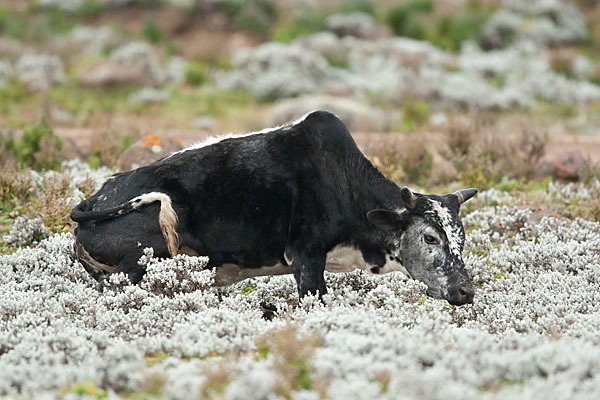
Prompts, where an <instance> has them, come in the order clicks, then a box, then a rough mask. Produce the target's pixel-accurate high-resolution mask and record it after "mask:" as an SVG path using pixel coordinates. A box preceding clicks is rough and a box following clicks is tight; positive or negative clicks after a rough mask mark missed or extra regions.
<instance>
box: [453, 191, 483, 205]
mask: <svg viewBox="0 0 600 400" xmlns="http://www.w3.org/2000/svg"><path fill="white" fill-rule="evenodd" d="M477 192H478V190H477V189H475V188H470V189H461V190H457V191H456V192H454V193H452V194H453V195H455V196H456V198H457V199H458V205H459V206H460V205H461V204H462V203H464V202H465V201H467V200H469V199H470V198H471V197H473V196H475V195H476V194H477Z"/></svg>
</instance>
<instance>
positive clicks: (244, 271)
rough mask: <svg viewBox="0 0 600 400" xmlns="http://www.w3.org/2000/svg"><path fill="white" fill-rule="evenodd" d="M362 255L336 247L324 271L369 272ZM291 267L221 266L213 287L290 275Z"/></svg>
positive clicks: (349, 249)
mask: <svg viewBox="0 0 600 400" xmlns="http://www.w3.org/2000/svg"><path fill="white" fill-rule="evenodd" d="M370 267H371V266H369V265H368V264H367V263H366V262H365V260H364V259H363V257H362V253H361V252H360V251H359V250H356V249H354V248H352V247H346V246H337V247H335V248H334V249H332V250H331V251H330V252H329V253H327V261H326V264H325V270H326V271H329V272H349V271H354V270H355V269H365V270H369V269H370ZM292 272H293V271H292V267H291V266H289V265H287V264H281V263H277V264H275V265H272V266H263V267H259V268H241V267H240V266H239V265H236V264H223V265H220V266H218V267H217V268H216V274H215V286H227V285H231V284H233V283H237V282H240V281H242V280H244V279H247V278H255V277H258V276H275V275H286V274H291V273H292Z"/></svg>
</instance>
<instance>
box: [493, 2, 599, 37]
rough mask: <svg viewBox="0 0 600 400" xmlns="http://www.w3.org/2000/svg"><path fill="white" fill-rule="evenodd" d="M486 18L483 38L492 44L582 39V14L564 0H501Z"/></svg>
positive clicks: (585, 35)
mask: <svg viewBox="0 0 600 400" xmlns="http://www.w3.org/2000/svg"><path fill="white" fill-rule="evenodd" d="M501 3H502V7H501V8H500V9H499V10H498V11H497V12H496V13H494V14H493V15H492V16H491V17H490V19H489V20H488V21H487V22H486V24H485V26H484V29H483V37H484V40H485V41H486V42H487V43H488V44H489V45H492V46H494V47H504V46H505V45H507V44H510V43H512V42H514V41H517V42H518V41H533V42H535V43H537V44H541V45H556V44H561V43H563V44H570V43H577V42H581V41H584V40H586V38H587V28H586V24H585V19H584V16H583V14H582V13H581V12H580V11H579V10H578V9H577V7H576V6H575V5H574V4H573V3H572V2H570V1H567V0H533V1H526V2H523V1H519V0H503V1H502V2H501Z"/></svg>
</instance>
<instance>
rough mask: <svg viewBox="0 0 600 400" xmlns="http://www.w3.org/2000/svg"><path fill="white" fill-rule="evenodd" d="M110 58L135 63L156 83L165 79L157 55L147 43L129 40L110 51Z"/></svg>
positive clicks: (125, 62)
mask: <svg viewBox="0 0 600 400" xmlns="http://www.w3.org/2000/svg"><path fill="white" fill-rule="evenodd" d="M110 60H111V61H114V62H116V63H118V64H123V65H135V66H137V67H138V68H140V69H141V70H142V71H144V73H145V74H146V75H148V76H150V77H152V79H153V80H154V81H155V82H156V83H157V84H161V83H162V82H163V81H164V80H165V74H164V71H163V70H162V69H161V68H160V65H159V62H158V57H157V56H156V54H155V53H154V49H153V48H152V46H150V45H149V44H148V43H144V42H131V43H128V44H126V45H123V46H121V47H119V48H118V49H116V50H115V51H113V52H112V54H111V55H110Z"/></svg>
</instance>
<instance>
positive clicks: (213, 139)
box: [166, 111, 314, 158]
mask: <svg viewBox="0 0 600 400" xmlns="http://www.w3.org/2000/svg"><path fill="white" fill-rule="evenodd" d="M312 112H314V111H311V112H309V113H306V114H304V115H303V116H302V117H300V118H299V119H297V120H295V121H293V122H290V123H288V124H284V125H279V126H276V127H274V128H265V129H262V130H260V131H257V132H250V133H241V134H239V133H227V134H224V135H218V136H209V137H207V138H206V139H204V140H203V141H201V142H198V143H194V144H193V145H191V146H189V147H186V148H185V149H183V150H179V151H176V152H174V153H171V154H170V155H168V156H167V157H166V158H170V157H172V156H174V155H176V154H180V153H183V152H186V151H189V150H196V149H201V148H203V147H207V146H211V145H213V144H216V143H219V142H222V141H223V140H227V139H232V138H242V137H247V136H254V135H262V134H263V133H269V132H273V131H276V130H279V129H289V128H292V127H294V126H296V125H298V124H299V123H301V122H302V121H304V120H305V119H306V117H308V116H309V115H310V114H311V113H312Z"/></svg>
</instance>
